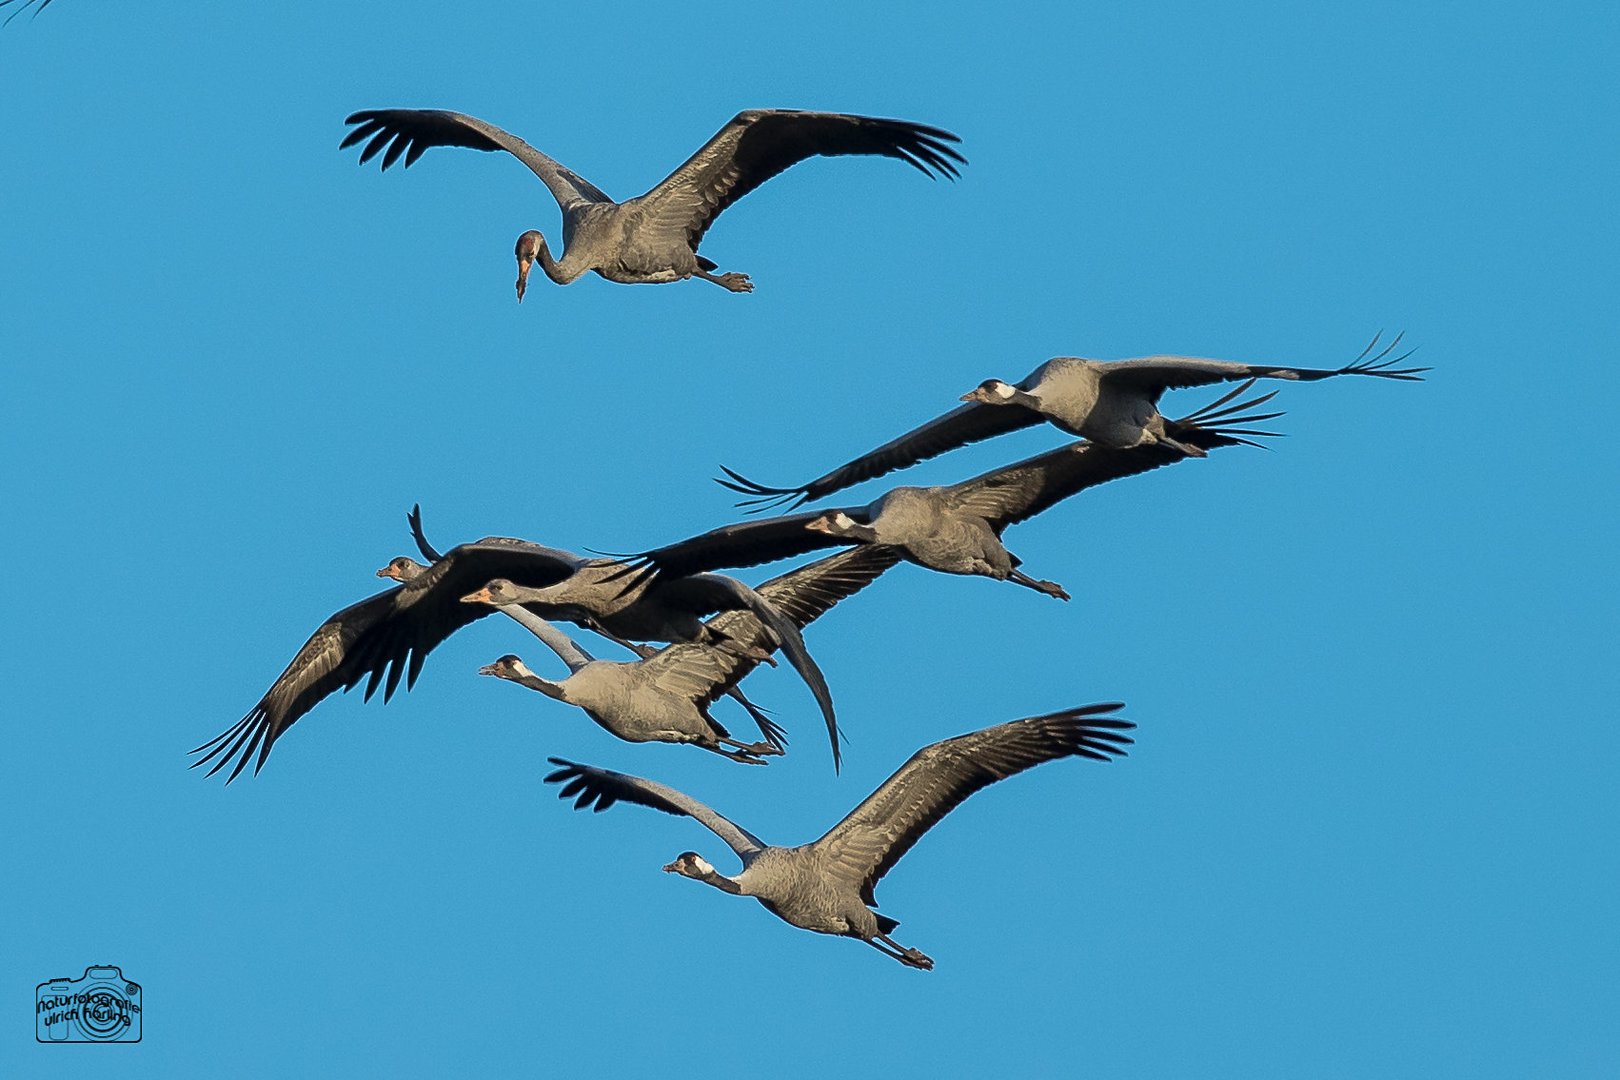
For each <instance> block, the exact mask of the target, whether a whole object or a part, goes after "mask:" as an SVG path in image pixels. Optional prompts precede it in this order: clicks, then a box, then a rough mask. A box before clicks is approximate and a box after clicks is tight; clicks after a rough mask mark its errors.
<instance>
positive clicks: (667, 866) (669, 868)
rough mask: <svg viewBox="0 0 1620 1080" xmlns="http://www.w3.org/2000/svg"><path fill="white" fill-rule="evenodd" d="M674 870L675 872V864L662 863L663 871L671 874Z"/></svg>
mask: <svg viewBox="0 0 1620 1080" xmlns="http://www.w3.org/2000/svg"><path fill="white" fill-rule="evenodd" d="M674 872H675V864H674V863H665V864H664V873H666V874H673V873H674Z"/></svg>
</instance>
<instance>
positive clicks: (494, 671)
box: [478, 664, 501, 677]
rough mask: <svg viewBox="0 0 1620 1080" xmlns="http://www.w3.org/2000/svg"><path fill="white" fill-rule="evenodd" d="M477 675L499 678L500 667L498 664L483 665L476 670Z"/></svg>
mask: <svg viewBox="0 0 1620 1080" xmlns="http://www.w3.org/2000/svg"><path fill="white" fill-rule="evenodd" d="M478 674H480V675H494V676H496V677H499V676H500V674H501V672H500V665H498V664H485V665H484V666H483V667H481V668H479V669H478Z"/></svg>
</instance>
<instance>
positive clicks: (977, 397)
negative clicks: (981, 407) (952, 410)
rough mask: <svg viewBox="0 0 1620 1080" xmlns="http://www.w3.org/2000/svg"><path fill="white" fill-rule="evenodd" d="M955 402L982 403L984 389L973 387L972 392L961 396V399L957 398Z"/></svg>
mask: <svg viewBox="0 0 1620 1080" xmlns="http://www.w3.org/2000/svg"><path fill="white" fill-rule="evenodd" d="M956 400H958V401H983V400H984V389H983V388H982V387H978V386H975V387H974V388H973V389H972V390H969V391H968V392H967V393H965V394H963V395H962V396H961V397H959V398H957V399H956Z"/></svg>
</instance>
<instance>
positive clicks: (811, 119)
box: [340, 109, 965, 300]
mask: <svg viewBox="0 0 1620 1080" xmlns="http://www.w3.org/2000/svg"><path fill="white" fill-rule="evenodd" d="M344 122H345V123H347V124H351V125H353V126H354V130H353V131H351V132H349V133H348V135H347V136H346V137H345V138H344V140H343V143H342V145H341V147H340V149H347V148H348V147H350V146H353V145H355V144H357V143H360V142H365V144H366V145H365V148H364V149H363V150H362V151H361V153H360V161H361V163H362V164H363V163H364V162H366V161H368V160H370V159H371V158H372V157H374V156H376V155H378V154H381V155H382V167H383V168H384V169H387V168H388V167H389V166H390V165H392V164H394V162H395V161H398V160H400V159H401V158H403V159H404V164H405V165H406V166H407V167H408V166H410V165H411V164H413V163H414V162H415V161H416V160H417V158H419V157H421V156H422V154H423V153H424V152H426V151H427V150H428V149H429V148H430V147H434V146H462V147H470V148H472V149H475V150H504V151H506V152H508V153H510V154H512V155H513V156H515V157H516V158H518V160H520V161H522V162H523V163H524V164H525V165H527V166H528V167H529V168H530V169H531V170H532V171H533V172H534V174H535V175H536V176H538V177H539V178H540V180H541V182H542V183H544V184H545V185H546V187H547V189H549V190H550V192H551V194H552V196H553V198H555V199H556V201H557V206H558V208H559V209H560V210H561V211H562V229H563V244H564V246H565V251H564V252H563V254H562V256H561V257H560V258H553V256H552V253H551V249H550V247H549V246H548V245H547V243H546V239H545V237H544V236H543V235H541V233H540V232H539V231H538V230H530V231H529V232H526V233H524V234H523V235H522V236H520V237H519V238H518V243H517V248H516V255H517V259H518V280H517V294H518V299H519V300H522V299H523V294H524V291H525V289H526V288H527V282H528V275H529V268H530V267H531V266H532V265H533V264H534V263H536V262H538V263H539V264H540V267H541V269H542V270H544V271H545V274H546V276H547V277H549V278H551V280H552V281H555V282H557V283H558V284H559V285H566V284H569V283H570V282H572V281H574V280H576V279H578V278H579V277H580V276H581V275H583V274H586V273H589V272H595V273H597V274H599V275H601V276H602V277H605V278H607V279H608V280H609V281H616V282H621V283H623V284H657V283H661V282H669V281H680V280H683V279H685V278H689V277H699V278H702V279H704V280H705V281H712V282H714V283H715V284H717V285H721V286H723V287H725V288H727V289H730V290H731V291H733V292H749V291H751V290H752V289H753V285H752V283H750V281H749V280H748V275H746V274H737V273H729V274H714V273H711V271H713V270H716V269H718V267H717V266H716V265H715V264H714V263H713V262H712V261H710V260H709V259H706V258H704V257H702V256H701V255H699V254H698V253H697V250H698V245H699V244H700V243H701V242H702V240H703V235H704V233H705V232H707V231H708V228H709V226H710V225H712V224H713V223H714V219H715V218H716V217H717V216H718V215H719V214H720V213H721V212H722V211H723V210H725V209H726V207H728V206H730V205H731V204H732V203H733V202H736V201H737V200H738V199H740V198H741V197H742V196H744V195H746V194H747V193H748V192H750V191H752V190H753V189H754V188H756V187H758V186H759V185H760V184H763V183H764V182H765V181H766V180H769V179H770V178H771V177H773V176H775V175H777V174H778V173H780V172H782V171H784V170H785V169H788V168H790V167H791V166H793V165H795V164H797V163H798V162H800V161H804V160H805V159H807V158H811V157H816V156H837V155H844V154H877V155H882V156H885V157H892V158H897V159H899V160H901V161H904V162H906V163H907V164H909V165H911V166H913V167H915V168H916V169H918V170H919V171H921V172H922V173H923V174H924V175H927V176H946V177H953V178H954V177H955V176H956V175H957V165H958V163H965V159H964V158H963V157H962V156H961V154H959V153H958V152H957V151H956V150H955V149H954V148H953V147H952V146H951V145H950V144H951V143H955V142H958V141H959V140H958V139H957V137H956V136H955V135H952V134H951V133H950V132H948V131H942V130H940V129H939V128H933V127H928V126H926V125H923V124H914V123H911V122H910V121H906V120H885V119H881V118H878V117H871V116H855V115H852V114H848V113H820V112H804V111H800V110H795V109H750V110H748V111H746V112H741V113H738V114H737V115H736V116H735V117H733V118H732V120H731V121H730V122H729V123H728V124H726V125H725V127H723V128H721V129H720V130H719V131H718V132H716V133H715V135H714V137H713V138H711V139H710V140H709V141H708V142H707V143H705V144H704V145H703V147H702V148H701V149H699V150H698V151H697V153H695V154H693V155H692V156H691V157H690V158H689V159H687V161H686V162H685V163H683V164H682V165H681V166H680V167H679V168H678V169H676V170H675V171H674V172H673V173H671V174H670V175H669V176H667V177H665V178H664V180H663V181H662V182H660V183H659V184H658V185H657V186H656V187H654V188H653V189H652V190H650V191H648V192H647V193H646V194H645V195H641V196H638V197H637V198H634V199H630V200H628V201H627V202H623V203H618V202H614V201H613V200H612V199H610V198H609V197H608V196H607V195H605V194H604V193H603V192H602V191H601V190H600V189H599V188H597V187H595V186H594V185H593V184H591V183H590V182H589V181H587V180H585V179H584V178H583V177H581V176H579V175H578V174H576V173H574V172H572V171H571V170H569V169H567V168H565V167H564V166H563V165H561V164H559V163H558V162H557V161H555V160H553V159H552V158H550V157H548V156H546V155H545V154H543V153H541V152H540V151H539V150H536V149H535V148H534V147H532V146H530V145H529V144H528V143H526V142H524V141H523V140H522V139H519V138H518V137H517V136H515V135H512V134H510V133H508V132H506V131H503V130H501V129H500V128H498V127H496V126H495V125H493V124H490V123H488V122H486V121H483V120H480V119H478V118H477V117H474V116H467V115H466V114H464V113H456V112H446V111H444V110H440V109H374V110H367V111H364V112H357V113H354V114H353V115H352V116H350V117H348V119H347V120H345V121H344Z"/></svg>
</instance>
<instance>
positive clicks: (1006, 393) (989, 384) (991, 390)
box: [961, 379, 1018, 405]
mask: <svg viewBox="0 0 1620 1080" xmlns="http://www.w3.org/2000/svg"><path fill="white" fill-rule="evenodd" d="M1017 394H1018V389H1017V387H1014V386H1011V385H1009V384H1007V383H1004V382H1002V381H1001V380H1000V379H986V380H984V382H982V383H980V384H979V385H978V386H975V387H974V388H973V389H972V390H969V391H968V392H967V393H965V394H963V395H962V397H961V400H962V401H977V402H979V403H980V404H983V405H1005V404H1007V403H1008V402H1009V401H1011V400H1012V399H1013V398H1014V397H1015V396H1017Z"/></svg>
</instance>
